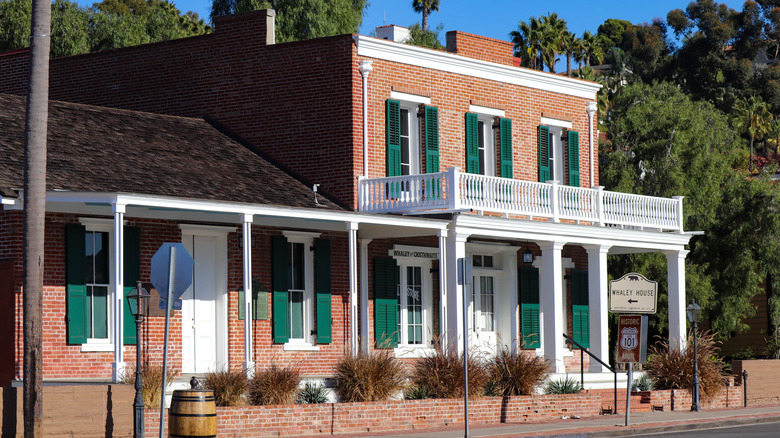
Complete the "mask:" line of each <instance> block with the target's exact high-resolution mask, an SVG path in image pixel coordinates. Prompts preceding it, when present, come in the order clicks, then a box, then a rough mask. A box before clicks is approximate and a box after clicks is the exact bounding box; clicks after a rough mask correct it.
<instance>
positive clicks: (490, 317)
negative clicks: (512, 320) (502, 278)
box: [469, 274, 498, 354]
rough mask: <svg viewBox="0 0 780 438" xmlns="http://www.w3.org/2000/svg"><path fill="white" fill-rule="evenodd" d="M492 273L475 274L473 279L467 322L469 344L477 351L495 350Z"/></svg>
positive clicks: (488, 351) (493, 277)
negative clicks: (470, 307) (470, 306)
mask: <svg viewBox="0 0 780 438" xmlns="http://www.w3.org/2000/svg"><path fill="white" fill-rule="evenodd" d="M495 280H496V277H495V275H494V274H486V275H485V274H476V275H474V279H473V284H472V286H473V288H472V291H473V294H472V313H471V315H472V319H471V321H470V322H469V324H470V325H471V327H469V328H470V329H471V330H470V332H471V336H470V339H469V344H470V345H472V346H473V347H474V348H475V349H476V350H477V351H479V352H483V353H488V354H493V353H495V351H496V345H497V343H498V338H497V336H496V331H497V330H496V313H495V292H496V286H497V285H496V281H495Z"/></svg>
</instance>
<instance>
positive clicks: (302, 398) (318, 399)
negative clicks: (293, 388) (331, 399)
mask: <svg viewBox="0 0 780 438" xmlns="http://www.w3.org/2000/svg"><path fill="white" fill-rule="evenodd" d="M295 402H296V403H298V404H302V405H305V404H315V403H327V402H328V393H327V390H326V389H325V386H323V385H318V384H316V383H311V382H306V384H305V385H303V388H301V390H300V391H298V398H297V399H296V400H295Z"/></svg>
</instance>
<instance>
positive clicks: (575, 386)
mask: <svg viewBox="0 0 780 438" xmlns="http://www.w3.org/2000/svg"><path fill="white" fill-rule="evenodd" d="M580 391H582V385H580V382H579V381H578V380H576V379H575V378H573V377H569V376H566V377H565V378H563V379H558V380H550V381H549V382H547V386H546V387H545V388H544V393H545V394H579V393H580Z"/></svg>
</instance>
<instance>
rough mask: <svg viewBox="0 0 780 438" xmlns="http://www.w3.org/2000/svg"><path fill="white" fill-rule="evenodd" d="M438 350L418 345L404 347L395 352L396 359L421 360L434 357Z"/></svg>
mask: <svg viewBox="0 0 780 438" xmlns="http://www.w3.org/2000/svg"><path fill="white" fill-rule="evenodd" d="M435 352H436V350H434V349H433V348H431V347H423V346H418V345H402V346H400V347H397V348H396V349H395V350H394V353H395V357H396V358H398V359H419V358H422V357H430V356H432V355H433V354H434V353H435Z"/></svg>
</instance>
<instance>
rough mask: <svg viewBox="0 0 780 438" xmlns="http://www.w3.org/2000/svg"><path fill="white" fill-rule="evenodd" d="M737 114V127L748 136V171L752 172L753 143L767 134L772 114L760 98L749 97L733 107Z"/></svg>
mask: <svg viewBox="0 0 780 438" xmlns="http://www.w3.org/2000/svg"><path fill="white" fill-rule="evenodd" d="M734 109H735V110H736V113H737V117H738V118H737V126H738V127H739V129H740V131H741V132H743V133H747V134H748V135H749V136H750V162H749V163H748V170H749V171H751V172H752V171H753V142H754V140H755V139H759V140H760V139H762V138H763V137H764V134H766V132H767V128H768V125H769V123H770V122H771V120H772V114H771V113H770V112H769V109H767V105H766V102H764V101H763V100H761V98H760V97H756V96H750V98H749V99H744V100H740V101H739V102H737V104H736V106H735V107H734Z"/></svg>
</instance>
